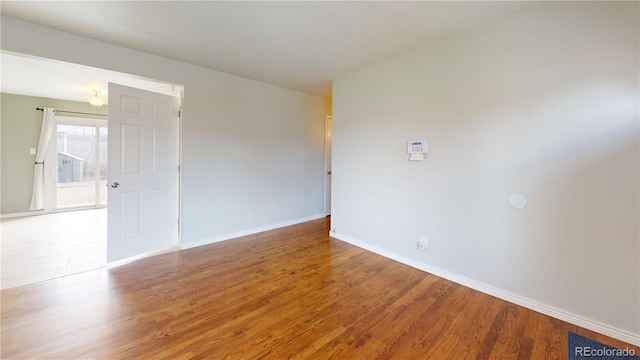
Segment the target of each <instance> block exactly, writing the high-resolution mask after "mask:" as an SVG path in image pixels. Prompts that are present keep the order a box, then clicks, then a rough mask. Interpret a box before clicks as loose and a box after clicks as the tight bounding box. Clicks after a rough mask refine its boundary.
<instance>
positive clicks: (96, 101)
mask: <svg viewBox="0 0 640 360" xmlns="http://www.w3.org/2000/svg"><path fill="white" fill-rule="evenodd" d="M91 92H92V93H93V96H87V101H88V102H89V104H91V106H93V107H100V106H102V105H104V104H106V103H107V99H105V98H103V97H99V96H98V94H100V90H95V89H94V90H91Z"/></svg>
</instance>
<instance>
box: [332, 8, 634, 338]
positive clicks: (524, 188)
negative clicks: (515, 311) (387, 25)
mask: <svg viewBox="0 0 640 360" xmlns="http://www.w3.org/2000/svg"><path fill="white" fill-rule="evenodd" d="M638 6H639V4H638V3H637V2H609V3H601V2H545V3H539V4H535V5H533V6H531V7H529V8H525V9H523V10H521V11H519V12H517V13H514V14H511V15H509V16H507V17H504V18H502V19H500V20H498V21H495V22H493V23H491V24H489V25H486V26H483V27H481V28H477V29H474V30H471V31H468V32H466V33H462V34H458V35H456V36H452V37H449V38H445V39H441V41H439V42H437V43H433V44H430V45H429V46H426V47H424V48H422V49H419V50H416V51H414V52H411V53H407V54H404V55H402V56H398V57H396V58H393V59H390V60H388V61H386V62H383V63H380V64H378V65H375V66H372V67H370V68H367V69H364V70H362V71H359V72H356V73H353V74H350V75H346V76H343V77H341V78H339V79H336V80H334V82H333V84H334V85H333V110H334V113H333V130H334V131H333V154H334V160H333V174H334V175H333V206H332V227H333V228H334V229H335V231H336V233H337V236H339V237H341V238H343V239H347V240H349V241H353V242H356V241H357V242H361V244H364V246H367V247H369V248H372V249H378V250H379V251H381V252H383V253H385V254H391V255H392V256H395V257H397V258H402V259H405V260H406V261H407V262H411V263H412V264H417V265H418V266H424V267H425V268H431V269H437V271H438V272H440V273H442V274H450V275H452V276H455V277H456V278H458V279H467V280H468V283H471V284H476V285H478V284H479V286H480V287H481V288H483V289H496V290H497V291H498V292H499V293H500V294H502V295H506V297H509V298H510V299H519V301H520V302H521V303H527V304H537V305H536V306H538V307H537V308H538V309H543V310H545V309H546V310H549V311H547V313H553V314H556V313H554V311H558V313H557V314H560V315H562V316H564V317H565V319H570V320H571V319H573V320H575V319H580V320H582V321H583V322H582V323H581V324H582V325H584V324H585V323H589V322H593V323H592V324H591V325H594V326H595V327H596V328H597V329H598V330H599V331H605V332H608V333H609V334H615V335H617V336H618V337H623V338H624V339H626V340H627V341H630V339H633V338H634V336H635V339H638V336H639V334H640V244H639V242H640V240H639V239H640V237H639V235H640V234H639V216H640V214H639V210H638V205H639V196H640V191H639V181H640V179H639V175H638V172H639V162H640V161H639V140H638V138H639V136H638V135H639V134H638V124H639V121H640V115H639V105H640V104H639V69H638V64H639V60H640V57H639V47H638V44H639V36H638V28H639V20H638V13H639V12H638ZM339 60H340V57H339V56H336V61H339ZM419 139H427V140H429V143H430V146H431V150H430V152H429V154H428V155H427V159H426V160H425V161H423V162H409V161H408V154H407V152H406V142H407V141H410V140H419ZM513 193H521V194H523V195H525V196H526V197H527V198H528V201H529V205H528V206H527V207H526V208H525V209H522V210H516V209H513V208H511V207H510V206H509V204H508V201H507V200H508V198H509V196H510V195H511V194H513ZM420 235H425V236H427V237H428V243H429V245H428V249H427V251H425V252H419V251H418V250H417V248H416V243H417V241H418V238H419V236H420ZM573 315H575V317H572V316H573ZM573 320H572V321H573ZM591 325H589V326H591ZM594 326H591V327H592V328H593V327H594ZM609 330H611V331H609ZM627 335H628V336H627ZM625 336H627V337H625ZM636 341H637V340H636Z"/></svg>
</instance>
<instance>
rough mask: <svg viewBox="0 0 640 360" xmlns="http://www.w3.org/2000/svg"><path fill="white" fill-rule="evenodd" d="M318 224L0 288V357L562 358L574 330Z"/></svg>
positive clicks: (592, 335)
mask: <svg viewBox="0 0 640 360" xmlns="http://www.w3.org/2000/svg"><path fill="white" fill-rule="evenodd" d="M328 221H329V220H328V219H320V220H316V221H311V222H307V223H304V224H300V225H295V226H290V227H286V228H282V229H278V230H273V231H269V232H265V233H261V234H256V235H251V236H247V237H243V238H239V239H235V240H229V241H225V242H220V243H216V244H212V245H207V246H202V247H198V248H194V249H190V250H185V251H179V252H172V253H168V254H163V255H159V256H155V257H152V258H147V259H143V260H139V261H136V262H134V263H130V264H127V265H122V266H119V267H116V268H111V269H101V270H95V271H90V272H86V273H83V274H78V275H72V276H68V277H65V278H61V279H57V280H52V281H47V282H43V283H40V284H34V285H27V286H23V287H17V288H12V289H7V290H3V291H2V293H1V295H2V311H1V315H2V325H1V333H0V335H1V338H2V340H1V345H2V349H1V355H2V358H3V359H25V358H26V359H36V358H43V359H190V358H209V359H373V358H377V359H566V358H567V331H573V332H576V333H578V334H580V335H583V336H586V337H589V338H592V339H594V340H597V341H600V342H603V343H606V344H608V345H611V346H615V347H618V348H626V347H629V348H634V349H636V352H637V353H640V348H638V347H633V346H631V345H629V344H625V343H622V342H620V341H618V340H615V339H611V338H608V337H606V336H603V335H599V334H596V333H594V332H591V331H588V330H585V329H581V328H578V327H576V326H574V325H571V324H567V323H565V322H563V321H559V320H556V319H553V318H550V317H548V316H545V315H541V314H539V313H537V312H534V311H531V310H527V309H525V308H522V307H520V306H517V305H514V304H511V303H508V302H506V301H502V300H500V299H497V298H494V297H492V296H489V295H485V294H483V293H480V292H478V291H475V290H472V289H469V288H466V287H464V286H461V285H457V284H455V283H452V282H450V281H447V280H444V279H441V278H438V277H436V276H433V275H430V274H428V273H425V272H422V271H420V270H417V269H414V268H411V267H409V266H406V265H402V264H400V263H397V262H395V261H392V260H389V259H386V258H383V257H381V256H379V255H376V254H373V253H370V252H367V251H365V250H363V249H360V248H357V247H354V246H352V245H349V244H346V243H343V242H341V241H338V240H334V239H330V238H329V237H328V236H327V234H328V231H329V224H328Z"/></svg>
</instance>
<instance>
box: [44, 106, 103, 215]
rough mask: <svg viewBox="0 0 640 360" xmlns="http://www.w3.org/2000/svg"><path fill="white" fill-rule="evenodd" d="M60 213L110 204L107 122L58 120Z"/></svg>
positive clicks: (57, 205)
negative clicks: (108, 197) (107, 186)
mask: <svg viewBox="0 0 640 360" xmlns="http://www.w3.org/2000/svg"><path fill="white" fill-rule="evenodd" d="M56 120H57V129H56V135H55V139H54V141H55V149H56V154H55V155H56V161H57V176H56V191H55V201H54V202H53V203H54V204H55V209H56V210H62V209H69V208H94V207H103V206H106V205H107V188H106V184H107V146H108V145H107V131H108V130H107V127H106V126H107V122H106V121H105V120H95V119H83V118H66V117H57V118H56Z"/></svg>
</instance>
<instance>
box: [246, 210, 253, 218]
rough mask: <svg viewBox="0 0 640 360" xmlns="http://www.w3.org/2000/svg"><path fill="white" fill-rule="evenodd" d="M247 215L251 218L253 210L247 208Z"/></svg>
mask: <svg viewBox="0 0 640 360" xmlns="http://www.w3.org/2000/svg"><path fill="white" fill-rule="evenodd" d="M247 217H248V218H249V219H253V210H249V211H247Z"/></svg>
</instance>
